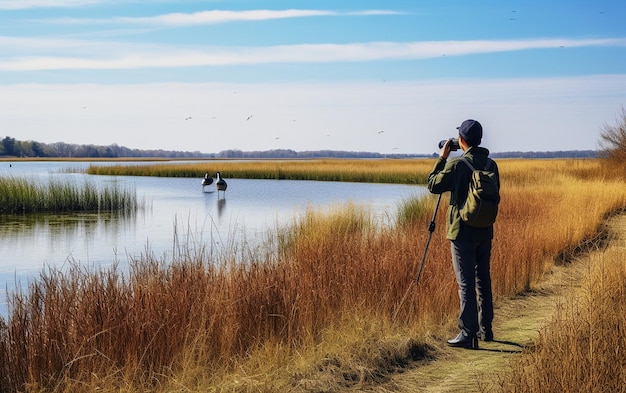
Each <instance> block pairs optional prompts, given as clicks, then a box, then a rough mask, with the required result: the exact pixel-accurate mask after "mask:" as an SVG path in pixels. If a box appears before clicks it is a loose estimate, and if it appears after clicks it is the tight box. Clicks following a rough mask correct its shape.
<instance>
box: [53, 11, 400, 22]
mask: <svg viewBox="0 0 626 393" xmlns="http://www.w3.org/2000/svg"><path fill="white" fill-rule="evenodd" d="M397 14H400V13H399V12H396V11H385V10H364V11H354V12H347V13H341V12H336V11H329V10H299V9H288V10H246V11H230V10H210V11H199V12H192V13H170V14H162V15H156V16H144V17H115V18H56V19H47V20H46V21H47V22H53V23H61V24H70V23H71V24H94V23H99V24H110V23H115V24H139V25H153V26H154V25H156V26H195V25H207V24H219V23H230V22H249V21H263V20H273V19H288V18H303V17H314V16H341V15H348V16H351V15H354V16H371V15H397Z"/></svg>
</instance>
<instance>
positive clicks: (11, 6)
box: [0, 0, 103, 10]
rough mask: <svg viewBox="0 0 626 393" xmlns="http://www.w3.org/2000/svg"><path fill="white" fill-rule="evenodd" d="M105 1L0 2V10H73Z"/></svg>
mask: <svg viewBox="0 0 626 393" xmlns="http://www.w3.org/2000/svg"><path fill="white" fill-rule="evenodd" d="M102 2H103V0H0V10H21V9H29V8H73V7H84V6H88V5H94V4H99V3H102Z"/></svg>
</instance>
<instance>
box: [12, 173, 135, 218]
mask: <svg viewBox="0 0 626 393" xmlns="http://www.w3.org/2000/svg"><path fill="white" fill-rule="evenodd" d="M139 206H140V203H139V202H138V199H137V196H136V194H135V191H134V190H133V189H130V188H121V187H120V186H118V185H117V184H116V183H113V184H108V185H107V186H106V187H98V186H96V185H95V184H93V183H89V182H85V183H83V184H78V183H75V182H71V181H66V180H63V181H61V180H55V179H51V180H49V181H47V182H45V183H43V184H41V183H38V182H37V181H34V180H33V179H29V178H25V177H23V178H19V177H0V214H28V213H62V212H85V211H95V212H101V211H102V212H105V211H126V212H131V211H134V210H136V209H137V208H138V207H139Z"/></svg>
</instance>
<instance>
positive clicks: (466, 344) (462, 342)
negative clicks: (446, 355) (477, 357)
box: [448, 331, 478, 349]
mask: <svg viewBox="0 0 626 393" xmlns="http://www.w3.org/2000/svg"><path fill="white" fill-rule="evenodd" d="M448 345H450V346H451V347H459V348H467V349H478V338H477V337H476V335H475V334H474V335H471V336H468V335H467V333H465V332H464V331H461V333H459V335H458V336H456V337H455V338H453V339H450V340H448Z"/></svg>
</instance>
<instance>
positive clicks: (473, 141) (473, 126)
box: [456, 119, 483, 146]
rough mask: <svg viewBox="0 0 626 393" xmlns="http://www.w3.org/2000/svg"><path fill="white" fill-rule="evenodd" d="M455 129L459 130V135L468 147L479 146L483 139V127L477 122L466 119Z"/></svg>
mask: <svg viewBox="0 0 626 393" xmlns="http://www.w3.org/2000/svg"><path fill="white" fill-rule="evenodd" d="M456 129H457V130H459V135H460V136H461V137H462V138H463V139H465V142H467V144H468V145H470V146H478V145H480V141H481V140H482V139H483V126H481V125H480V123H479V122H477V121H476V120H472V119H467V120H465V121H464V122H463V123H461V126H459V127H457V128H456Z"/></svg>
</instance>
